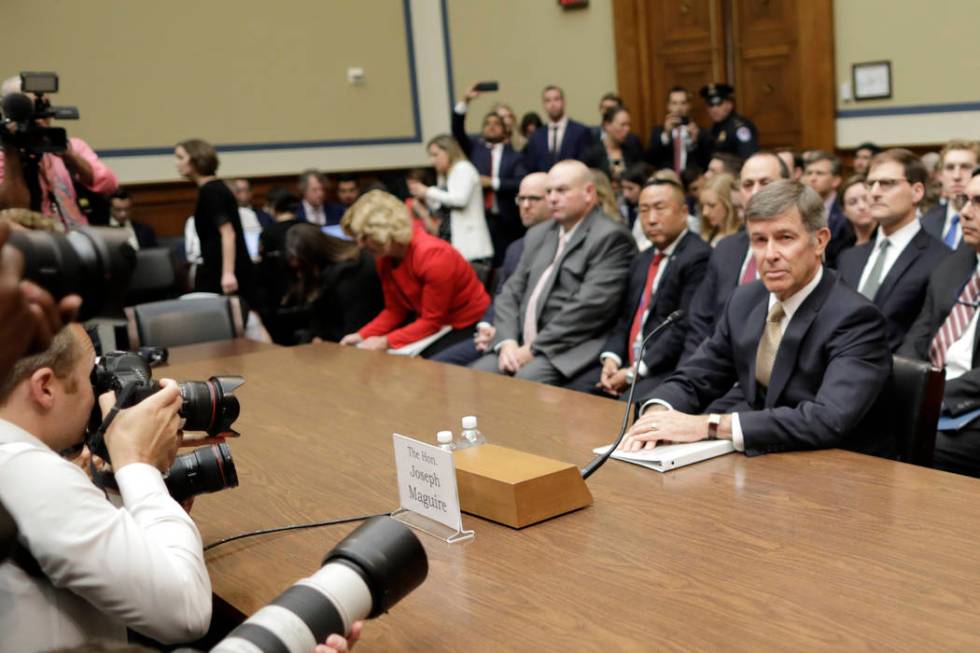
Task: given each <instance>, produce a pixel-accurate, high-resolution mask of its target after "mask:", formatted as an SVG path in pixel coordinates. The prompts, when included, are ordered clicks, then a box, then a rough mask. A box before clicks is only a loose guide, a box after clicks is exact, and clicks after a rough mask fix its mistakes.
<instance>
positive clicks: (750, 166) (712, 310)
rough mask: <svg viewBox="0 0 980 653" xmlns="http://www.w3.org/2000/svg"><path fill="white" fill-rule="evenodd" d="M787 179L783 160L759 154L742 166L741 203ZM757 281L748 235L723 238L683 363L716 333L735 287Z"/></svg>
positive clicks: (696, 306)
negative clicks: (718, 323) (717, 320)
mask: <svg viewBox="0 0 980 653" xmlns="http://www.w3.org/2000/svg"><path fill="white" fill-rule="evenodd" d="M788 178H789V169H788V168H787V167H786V164H785V163H783V162H782V159H780V158H779V157H778V156H776V155H775V154H773V153H772V152H767V151H763V152H756V153H755V154H753V155H752V156H751V157H749V160H748V161H746V162H745V165H744V166H742V173H741V177H740V178H739V184H740V186H741V193H742V198H743V199H742V201H743V202H745V203H748V201H749V200H750V199H752V196H753V195H755V194H756V193H758V192H759V191H760V190H762V189H763V188H764V187H766V186H768V185H769V184H771V183H773V182H774V181H778V180H779V179H788ZM758 278H759V275H758V271H757V269H756V263H755V258H754V257H753V256H752V251H751V250H750V249H749V236H748V234H747V233H746V232H745V231H744V230H742V231H739V232H737V233H735V234H732V235H731V236H728V237H727V238H722V239H721V241H720V242H719V243H718V245H716V246H715V249H714V251H713V252H712V253H711V260H710V261H709V263H708V270H707V272H706V273H705V275H704V281H703V282H702V283H701V287H700V288H698V291H697V294H695V296H694V299H693V300H692V302H691V310H690V312H689V316H688V329H687V333H686V337H685V339H684V354H683V356H682V357H681V361H684V360H686V359H688V358H689V357H690V356H692V355H693V354H694V352H695V351H696V350H697V348H698V347H699V346H700V345H701V343H702V342H704V341H705V340H706V339H707V338H708V337H709V336H710V335H711V333H712V332H713V331H714V328H715V318H716V317H717V316H719V315H721V314H722V312H723V311H724V309H725V304H726V303H728V298H729V297H731V295H732V293H733V292H734V291H735V288H737V287H738V286H739V285H741V284H744V283H750V282H752V281H755V280H756V279H758Z"/></svg>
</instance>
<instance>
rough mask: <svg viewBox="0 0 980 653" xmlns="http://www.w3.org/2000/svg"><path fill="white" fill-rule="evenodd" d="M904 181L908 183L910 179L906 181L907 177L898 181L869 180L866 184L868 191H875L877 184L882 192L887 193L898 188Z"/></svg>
mask: <svg viewBox="0 0 980 653" xmlns="http://www.w3.org/2000/svg"><path fill="white" fill-rule="evenodd" d="M903 181H908V179H906V178H905V177H899V178H898V179H868V180H867V181H866V182H864V183H865V185H866V186H867V187H868V190H871V189H873V188H874V187H875V184H878V185H879V186H881V190H883V191H885V192H886V193H887V192H888V191H890V190H891V189H893V188H895V186H898V185H899V184H900V183H902V182H903Z"/></svg>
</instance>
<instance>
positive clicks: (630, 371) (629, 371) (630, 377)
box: [626, 367, 636, 383]
mask: <svg viewBox="0 0 980 653" xmlns="http://www.w3.org/2000/svg"><path fill="white" fill-rule="evenodd" d="M635 376H636V372H634V371H633V368H632V367H627V368H626V382H627V383H632V382H633V378H634V377H635Z"/></svg>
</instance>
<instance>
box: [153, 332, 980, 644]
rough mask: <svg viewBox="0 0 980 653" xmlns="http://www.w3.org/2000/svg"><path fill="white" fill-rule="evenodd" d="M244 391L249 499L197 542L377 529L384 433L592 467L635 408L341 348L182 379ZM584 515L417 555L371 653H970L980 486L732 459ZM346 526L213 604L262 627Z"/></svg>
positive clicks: (374, 629) (264, 550) (262, 564)
mask: <svg viewBox="0 0 980 653" xmlns="http://www.w3.org/2000/svg"><path fill="white" fill-rule="evenodd" d="M166 373H167V375H168V376H174V377H175V378H178V379H183V378H194V379H201V378H207V377H208V376H211V375H212V374H242V375H244V376H245V377H246V383H245V385H244V386H243V387H242V388H240V389H239V391H238V395H239V396H240V398H241V404H242V411H241V418H240V419H239V421H238V428H239V430H240V431H241V432H242V434H243V435H242V437H241V438H240V439H238V440H235V441H232V442H231V449H232V452H233V455H234V459H235V462H236V465H237V469H238V476H239V479H240V482H241V486H240V487H238V488H236V489H233V490H227V491H224V492H221V493H218V494H213V495H206V496H203V497H199V498H198V500H197V502H196V504H195V507H194V511H193V516H194V518H195V520H196V522H197V523H198V525H199V527H200V529H201V533H202V535H203V537H204V541H205V542H206V543H208V542H212V541H215V540H217V539H219V538H222V537H225V536H229V535H233V534H235V533H238V532H241V531H246V530H252V529H258V528H265V527H270V526H277V525H284V524H289V523H299V522H308V521H316V520H326V519H333V518H341V517H345V516H350V515H357V514H365V513H378V512H387V511H390V510H392V509H394V508H397V505H398V493H397V487H396V474H395V468H394V463H393V454H392V445H391V434H392V432H399V433H402V434H405V435H409V436H413V437H416V438H419V439H422V440H425V441H429V442H431V441H434V437H435V433H436V431H438V430H441V429H449V428H451V429H454V430H458V429H459V420H460V418H461V417H462V416H463V415H467V414H475V415H477V416H478V417H479V424H480V429H481V430H482V431H483V432H484V433H485V434H486V436H487V438H488V439H489V441H490V442H493V443H495V444H501V445H504V446H510V447H514V448H519V449H522V450H524V451H528V452H531V453H535V454H540V455H544V456H549V457H553V458H557V459H560V460H565V461H568V462H571V463H574V464H576V465H579V466H581V465H584V464H585V463H586V462H588V461H589V460H590V459H591V457H592V454H591V449H592V447H595V446H598V445H600V444H603V443H606V442H609V441H610V440H611V438H612V437H613V435H614V434H615V432H616V430H617V428H618V425H619V422H620V419H621V418H622V411H623V407H624V405H623V404H622V403H620V402H616V401H613V400H610V399H603V398H599V397H590V396H586V395H583V394H579V393H573V392H570V391H565V390H561V389H557V388H552V387H548V386H544V385H539V384H534V383H530V382H525V381H519V380H515V379H510V378H505V377H500V376H496V375H491V374H485V373H479V372H473V371H470V370H467V369H463V368H458V367H453V366H449V365H443V364H439V363H433V362H429V361H424V360H419V359H405V358H402V357H397V356H389V355H386V354H382V353H375V352H365V351H359V350H355V349H350V348H343V347H339V346H336V345H332V344H319V345H307V346H303V347H295V348H277V349H274V350H262V351H255V352H252V353H247V354H243V355H239V356H232V357H226V358H219V359H216V360H213V361H203V360H199V361H196V362H193V363H186V364H175V365H171V366H170V367H169V368H168V369H167V372H166ZM588 484H589V487H590V489H591V491H592V494H593V496H594V498H595V503H594V505H592V506H591V507H588V508H586V509H583V510H580V511H577V512H575V513H571V514H567V515H564V516H561V517H558V518H555V519H552V520H550V521H547V522H544V523H541V524H538V525H535V526H531V527H528V528H526V529H523V530H520V531H518V530H513V529H510V528H508V527H505V526H500V525H497V524H494V523H491V522H487V521H484V520H482V519H480V518H477V517H472V516H469V515H465V514H464V515H463V523H464V525H465V526H466V527H467V528H471V529H474V530H475V531H476V538H475V539H474V540H473V541H470V542H467V543H464V544H457V545H447V544H445V543H442V542H440V541H438V540H435V539H433V538H431V537H428V536H426V535H420V538H421V539H422V542H423V544H424V546H425V549H426V551H427V553H428V557H429V576H428V578H427V580H426V582H425V583H424V584H423V585H422V586H421V587H420V588H419V589H417V590H416V591H415V592H414V593H412V594H411V595H409V596H408V597H407V598H406V599H404V600H403V601H402V602H401V603H400V604H398V605H397V606H395V608H394V609H393V610H392V611H391V612H390V613H389V614H387V615H384V616H382V617H381V618H380V619H377V620H374V621H372V622H370V623H368V624H367V627H366V628H365V631H364V635H363V638H362V642H361V643H360V644H359V645H358V649H357V650H358V651H360V652H362V653H363V652H365V651H402V650H404V651H467V652H473V651H491V650H492V651H497V650H521V651H552V650H568V651H599V650H601V651H650V650H676V651H691V650H745V651H758V650H795V651H800V650H828V649H832V650H846V651H861V650H937V649H943V650H978V649H980V619H978V617H977V615H978V613H980V561H978V559H977V558H978V556H977V555H976V552H977V542H978V540H980V481H978V480H976V479H972V478H966V477H960V476H956V475H952V474H947V473H944V472H939V471H935V470H931V469H923V468H919V467H914V466H911V465H906V464H901V463H895V462H892V461H888V460H882V459H877V458H872V457H867V456H863V455H859V454H855V453H850V452H846V451H841V450H830V451H819V452H805V453H785V454H772V455H768V456H759V457H753V458H747V457H745V456H744V455H742V454H733V455H728V456H723V457H721V458H716V459H713V460H710V461H706V462H703V463H700V464H697V465H692V466H690V467H686V468H682V469H678V470H675V471H672V472H670V473H667V474H659V473H657V472H654V471H652V470H647V469H644V468H641V467H638V466H635V465H630V464H626V463H621V462H617V461H609V463H608V464H607V465H606V466H605V467H603V468H602V469H600V470H599V471H598V472H596V474H595V475H594V476H592V478H590V479H589V482H588ZM353 528H354V525H345V526H336V527H330V528H322V529H317V530H310V531H298V532H292V533H283V534H276V535H271V536H264V537H259V538H253V539H248V540H242V541H238V542H232V543H229V544H227V545H224V546H222V547H218V548H216V549H214V550H213V551H210V552H208V554H207V560H208V566H209V570H210V573H211V577H212V581H213V584H214V591H215V593H216V594H217V595H218V596H220V597H221V598H222V599H224V600H225V601H227V602H228V603H229V604H231V605H232V606H233V607H235V608H236V609H238V610H240V611H241V612H242V613H244V614H251V613H252V612H254V611H256V610H257V609H258V608H260V607H261V606H262V605H264V604H266V603H267V602H269V601H270V600H271V599H273V598H274V597H275V596H276V595H278V594H279V593H280V592H281V591H282V590H283V589H285V588H286V587H287V586H289V585H290V584H292V583H293V582H295V581H296V580H298V579H300V578H303V577H305V576H308V575H310V574H311V573H313V572H314V571H315V570H316V569H317V567H318V565H319V563H320V561H321V560H322V558H323V556H324V554H325V553H326V552H327V551H328V550H329V549H330V548H331V547H332V546H333V545H334V544H335V543H336V542H337V541H338V540H340V539H341V538H342V537H343V536H344V535H346V534H347V533H348V532H350V530H352V529H353Z"/></svg>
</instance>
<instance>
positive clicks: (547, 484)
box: [453, 444, 592, 528]
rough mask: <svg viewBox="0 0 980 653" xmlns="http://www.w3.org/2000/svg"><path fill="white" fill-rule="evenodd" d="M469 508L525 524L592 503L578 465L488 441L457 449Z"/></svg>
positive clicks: (462, 500) (462, 498)
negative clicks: (487, 442) (488, 442)
mask: <svg viewBox="0 0 980 653" xmlns="http://www.w3.org/2000/svg"><path fill="white" fill-rule="evenodd" d="M453 458H454V459H455V462H456V485H457V487H458V490H459V504H460V507H461V508H462V509H463V511H465V512H468V513H470V514H472V515H476V516H478V517H483V518H484V519H489V520H491V521H495V522H499V523H501V524H506V525H507V526H512V527H513V528H524V527H525V526H529V525H531V524H536V523H537V522H539V521H544V520H545V519H549V518H551V517H555V516H557V515H562V514H564V513H566V512H571V511H572V510H578V509H579V508H584V507H585V506H589V505H592V493H591V492H589V488H588V487H586V485H585V481H584V480H583V479H582V474H581V473H580V472H579V469H578V467H576V466H575V465H572V464H570V463H563V462H561V461H558V460H552V459H551V458H544V457H542V456H535V455H534V454H529V453H524V452H523V451H517V450H516V449H508V448H507V447H499V446H497V445H493V444H483V445H480V446H476V447H469V448H467V449H461V450H459V451H456V452H455V453H454V454H453Z"/></svg>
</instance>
